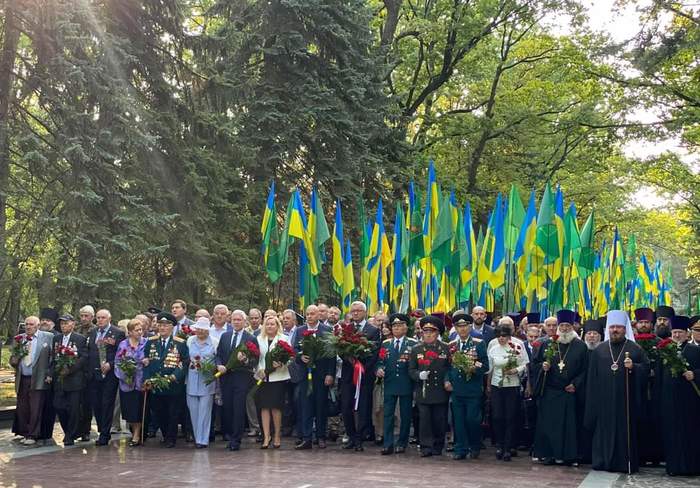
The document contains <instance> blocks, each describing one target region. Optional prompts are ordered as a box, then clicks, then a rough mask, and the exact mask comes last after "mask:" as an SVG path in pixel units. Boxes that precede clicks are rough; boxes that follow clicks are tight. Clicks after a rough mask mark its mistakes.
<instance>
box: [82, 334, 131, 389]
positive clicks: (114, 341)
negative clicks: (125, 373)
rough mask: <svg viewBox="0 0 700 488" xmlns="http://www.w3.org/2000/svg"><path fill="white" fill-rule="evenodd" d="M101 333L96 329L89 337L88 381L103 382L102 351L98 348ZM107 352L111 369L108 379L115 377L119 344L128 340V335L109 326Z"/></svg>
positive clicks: (107, 359)
mask: <svg viewBox="0 0 700 488" xmlns="http://www.w3.org/2000/svg"><path fill="white" fill-rule="evenodd" d="M98 332H99V329H97V328H95V330H93V331H92V332H91V333H90V337H88V366H87V367H88V379H90V380H93V379H94V380H98V381H101V380H102V379H103V378H102V372H101V371H100V351H99V348H98V346H97V333H98ZM104 339H105V343H104V346H105V352H106V361H107V362H108V363H109V365H110V367H111V369H110V370H109V373H107V375H106V377H109V378H111V377H113V376H114V356H115V355H116V353H117V347H118V346H119V343H120V342H121V341H123V340H124V339H126V334H125V333H124V331H123V330H121V329H120V328H119V327H117V326H115V325H113V324H111V325H110V326H109V330H107V334H106V335H105V338H104ZM114 379H116V376H114Z"/></svg>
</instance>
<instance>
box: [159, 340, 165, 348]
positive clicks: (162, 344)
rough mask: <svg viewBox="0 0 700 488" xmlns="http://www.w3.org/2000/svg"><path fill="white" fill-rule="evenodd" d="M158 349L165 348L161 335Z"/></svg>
mask: <svg viewBox="0 0 700 488" xmlns="http://www.w3.org/2000/svg"><path fill="white" fill-rule="evenodd" d="M160 349H161V351H162V350H164V349H165V339H164V338H162V337H161V338H160Z"/></svg>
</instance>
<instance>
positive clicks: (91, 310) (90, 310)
mask: <svg viewBox="0 0 700 488" xmlns="http://www.w3.org/2000/svg"><path fill="white" fill-rule="evenodd" d="M79 313H89V314H90V315H95V309H94V308H92V305H85V306H83V307H82V308H81V309H80V312H79Z"/></svg>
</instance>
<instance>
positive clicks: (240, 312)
mask: <svg viewBox="0 0 700 488" xmlns="http://www.w3.org/2000/svg"><path fill="white" fill-rule="evenodd" d="M234 315H240V316H241V317H243V320H248V316H247V315H246V314H245V312H244V311H243V310H240V309H236V310H234V311H233V312H231V317H233V316H234Z"/></svg>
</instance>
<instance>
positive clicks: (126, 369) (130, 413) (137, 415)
mask: <svg viewBox="0 0 700 488" xmlns="http://www.w3.org/2000/svg"><path fill="white" fill-rule="evenodd" d="M126 334H127V335H126V339H124V340H123V341H121V342H120V343H119V346H118V347H117V354H116V355H115V357H114V374H115V375H116V377H117V378H118V379H119V404H120V405H121V409H122V417H123V418H124V420H126V422H127V423H128V424H129V428H130V429H131V441H130V442H129V445H130V446H131V447H134V446H140V445H141V440H142V437H141V436H142V426H141V422H142V415H143V359H144V349H145V347H146V342H147V341H146V339H145V338H144V337H143V323H142V322H141V320H139V319H136V318H134V319H131V320H129V322H128V323H127V324H126Z"/></svg>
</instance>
